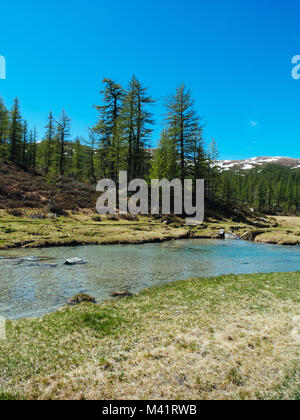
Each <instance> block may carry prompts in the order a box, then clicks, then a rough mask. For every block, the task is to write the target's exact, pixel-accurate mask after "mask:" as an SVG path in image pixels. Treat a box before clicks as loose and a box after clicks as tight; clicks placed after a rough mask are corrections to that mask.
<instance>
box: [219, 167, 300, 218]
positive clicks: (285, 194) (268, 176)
mask: <svg viewBox="0 0 300 420" xmlns="http://www.w3.org/2000/svg"><path fill="white" fill-rule="evenodd" d="M218 185H219V189H218V192H217V193H218V196H219V197H220V198H222V199H223V200H225V201H226V203H227V204H228V205H231V206H234V205H238V204H241V203H242V204H245V205H247V206H248V207H250V208H253V209H255V210H258V211H261V212H265V213H268V214H275V213H283V214H299V213H300V169H291V168H288V167H283V166H279V165H267V166H265V167H263V168H255V169H251V170H244V171H237V172H235V171H228V172H222V173H221V174H220V178H219V184H218Z"/></svg>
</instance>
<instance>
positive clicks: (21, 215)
mask: <svg viewBox="0 0 300 420" xmlns="http://www.w3.org/2000/svg"><path fill="white" fill-rule="evenodd" d="M34 214H37V215H38V214H39V210H28V209H27V210H17V211H11V212H8V211H5V210H0V249H9V248H17V247H25V248H37V247H45V246H64V245H102V244H138V243H145V242H155V241H165V240H171V239H180V238H188V237H194V238H218V234H219V230H220V229H225V231H226V232H234V233H235V234H237V235H238V236H239V237H241V238H244V239H247V240H256V241H258V242H269V243H278V244H286V245H297V244H300V222H299V224H297V223H296V224H295V225H293V226H285V225H284V222H283V221H279V225H278V226H277V227H275V226H274V221H273V222H272V220H270V222H263V223H262V222H261V221H260V222H258V223H257V225H256V224H255V223H251V224H250V223H249V224H248V223H242V222H235V221H233V220H231V219H224V220H221V221H220V220H214V219H212V218H210V219H208V220H207V221H205V223H203V224H202V225H200V226H197V227H188V226H186V225H185V221H184V219H179V218H176V217H175V218H172V219H171V221H170V220H168V218H162V219H156V218H154V217H138V218H137V219H133V220H123V219H120V218H108V217H105V216H102V217H100V216H99V215H96V214H95V213H94V212H93V211H91V210H85V211H81V212H71V211H69V212H68V213H67V214H66V215H65V216H62V217H59V218H58V219H57V220H56V219H55V220H54V219H49V218H45V219H34V218H32V216H33V215H34ZM286 219H289V218H286ZM292 219H295V220H296V221H297V222H298V219H299V220H300V218H292ZM284 220H285V219H284ZM264 223H265V225H266V226H264Z"/></svg>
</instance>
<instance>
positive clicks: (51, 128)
mask: <svg viewBox="0 0 300 420" xmlns="http://www.w3.org/2000/svg"><path fill="white" fill-rule="evenodd" d="M46 130H47V131H46V135H45V141H46V147H45V149H44V150H45V152H44V166H45V172H46V175H48V173H49V171H50V169H51V165H52V153H53V146H54V137H55V122H54V118H53V115H52V112H50V113H49V116H48V124H47V125H46Z"/></svg>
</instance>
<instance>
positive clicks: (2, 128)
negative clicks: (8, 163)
mask: <svg viewBox="0 0 300 420" xmlns="http://www.w3.org/2000/svg"><path fill="white" fill-rule="evenodd" d="M9 123H10V121H9V111H8V110H7V109H6V107H5V105H4V102H3V99H2V98H1V97H0V157H1V156H2V157H4V156H5V155H6V147H7V142H8V137H9Z"/></svg>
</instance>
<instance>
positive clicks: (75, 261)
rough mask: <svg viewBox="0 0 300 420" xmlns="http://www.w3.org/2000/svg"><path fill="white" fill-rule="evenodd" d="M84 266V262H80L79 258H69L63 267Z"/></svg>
mask: <svg viewBox="0 0 300 420" xmlns="http://www.w3.org/2000/svg"><path fill="white" fill-rule="evenodd" d="M81 264H86V261H84V260H82V259H81V258H70V259H69V260H67V261H66V262H65V265H81Z"/></svg>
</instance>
